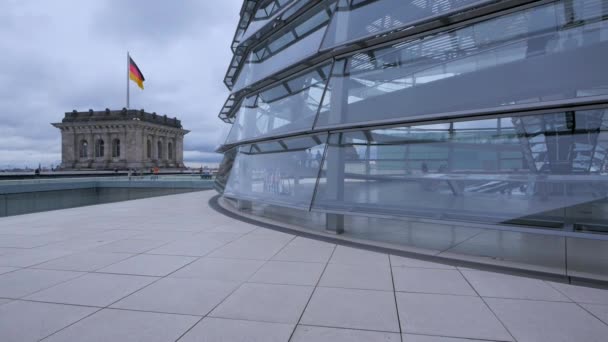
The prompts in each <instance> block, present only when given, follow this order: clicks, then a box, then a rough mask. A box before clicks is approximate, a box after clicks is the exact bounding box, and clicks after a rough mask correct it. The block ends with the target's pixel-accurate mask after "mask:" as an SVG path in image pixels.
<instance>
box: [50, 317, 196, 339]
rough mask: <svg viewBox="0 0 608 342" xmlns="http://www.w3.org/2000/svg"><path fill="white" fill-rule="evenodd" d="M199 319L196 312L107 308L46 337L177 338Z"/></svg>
mask: <svg viewBox="0 0 608 342" xmlns="http://www.w3.org/2000/svg"><path fill="white" fill-rule="evenodd" d="M199 319H200V318H199V317H195V316H185V315H170V314H161V313H153V312H138V311H126V310H112V309H104V310H101V311H99V312H97V313H95V314H93V315H91V316H89V317H87V318H85V319H83V320H81V321H79V322H78V323H76V324H74V325H71V326H69V327H67V328H65V329H63V330H61V331H59V332H57V333H55V334H53V335H51V336H50V337H49V338H47V339H45V340H44V341H45V342H60V341H61V342H81V341H87V342H107V341H112V342H122V341H124V342H127V341H129V342H130V341H142V342H143V341H146V342H167V341H175V340H177V339H178V338H179V337H180V336H181V335H182V334H184V333H185V332H186V331H187V330H188V329H189V328H190V327H192V326H193V325H194V324H195V323H196V322H197V321H198V320H199Z"/></svg>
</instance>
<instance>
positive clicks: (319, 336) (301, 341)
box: [291, 325, 409, 342]
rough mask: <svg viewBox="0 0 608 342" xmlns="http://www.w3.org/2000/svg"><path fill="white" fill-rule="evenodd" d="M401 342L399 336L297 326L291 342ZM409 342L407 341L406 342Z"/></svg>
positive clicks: (376, 332)
mask: <svg viewBox="0 0 608 342" xmlns="http://www.w3.org/2000/svg"><path fill="white" fill-rule="evenodd" d="M370 341H377V342H401V339H400V338H399V334H397V333H389V332H379V331H364V330H351V329H338V328H324V327H310V326H304V325H299V326H298V327H297V328H296V331H295V332H294V334H293V338H292V339H291V342H370ZM408 342H409V341H408Z"/></svg>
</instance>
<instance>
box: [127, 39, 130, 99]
mask: <svg viewBox="0 0 608 342" xmlns="http://www.w3.org/2000/svg"><path fill="white" fill-rule="evenodd" d="M129 59H130V58H129V51H127V109H129V85H130V84H129V64H130V60H129Z"/></svg>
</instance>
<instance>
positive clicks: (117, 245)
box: [94, 239, 167, 254]
mask: <svg viewBox="0 0 608 342" xmlns="http://www.w3.org/2000/svg"><path fill="white" fill-rule="evenodd" d="M166 243H167V242H164V241H158V240H143V239H125V240H119V241H115V242H111V243H108V244H105V245H103V246H100V247H97V248H95V249H94V251H96V252H107V253H132V254H139V253H144V252H146V251H149V250H151V249H154V248H156V247H160V246H162V245H164V244H166Z"/></svg>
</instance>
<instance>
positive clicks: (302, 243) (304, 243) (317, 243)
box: [289, 236, 336, 249]
mask: <svg viewBox="0 0 608 342" xmlns="http://www.w3.org/2000/svg"><path fill="white" fill-rule="evenodd" d="M289 246H293V247H313V248H331V249H333V248H335V247H336V244H335V243H330V242H325V241H321V240H315V239H309V238H305V237H301V236H297V237H296V238H295V239H293V240H291V242H289Z"/></svg>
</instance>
